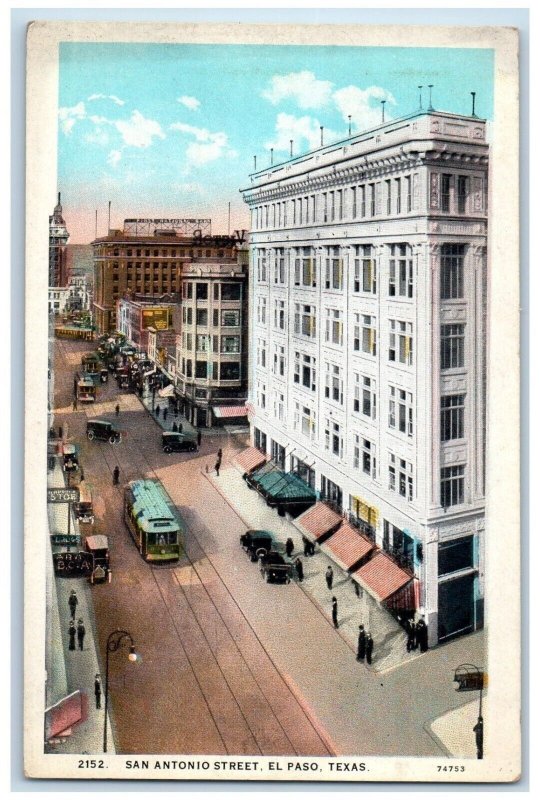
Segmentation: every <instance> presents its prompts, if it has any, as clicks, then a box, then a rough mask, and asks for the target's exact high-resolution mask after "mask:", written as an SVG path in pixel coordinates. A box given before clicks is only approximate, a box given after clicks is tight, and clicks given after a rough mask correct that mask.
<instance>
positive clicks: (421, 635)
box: [416, 616, 428, 653]
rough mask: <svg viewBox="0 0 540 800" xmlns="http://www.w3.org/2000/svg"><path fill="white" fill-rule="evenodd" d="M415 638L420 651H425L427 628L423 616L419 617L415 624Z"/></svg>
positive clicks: (426, 647)
mask: <svg viewBox="0 0 540 800" xmlns="http://www.w3.org/2000/svg"><path fill="white" fill-rule="evenodd" d="M416 638H417V642H418V647H419V648H420V652H421V653H425V652H426V650H427V649H428V628H427V625H426V620H425V619H424V617H423V616H422V617H420V619H419V620H418V623H417V625H416Z"/></svg>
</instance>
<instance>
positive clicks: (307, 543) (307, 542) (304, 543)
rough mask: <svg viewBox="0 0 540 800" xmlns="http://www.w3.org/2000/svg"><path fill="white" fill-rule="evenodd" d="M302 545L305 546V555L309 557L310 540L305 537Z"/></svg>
mask: <svg viewBox="0 0 540 800" xmlns="http://www.w3.org/2000/svg"><path fill="white" fill-rule="evenodd" d="M302 543H303V545H304V555H305V556H309V544H310V543H309V539H307V538H306V537H305V536H302Z"/></svg>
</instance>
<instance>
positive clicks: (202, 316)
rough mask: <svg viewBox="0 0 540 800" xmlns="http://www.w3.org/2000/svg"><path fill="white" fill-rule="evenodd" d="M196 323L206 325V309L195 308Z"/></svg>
mask: <svg viewBox="0 0 540 800" xmlns="http://www.w3.org/2000/svg"><path fill="white" fill-rule="evenodd" d="M197 325H208V309H206V308H198V309H197Z"/></svg>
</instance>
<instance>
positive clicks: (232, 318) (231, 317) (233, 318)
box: [221, 298, 261, 328]
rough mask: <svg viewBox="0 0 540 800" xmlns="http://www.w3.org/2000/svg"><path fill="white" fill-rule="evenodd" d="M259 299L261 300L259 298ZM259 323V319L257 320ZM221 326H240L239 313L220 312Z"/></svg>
mask: <svg viewBox="0 0 540 800" xmlns="http://www.w3.org/2000/svg"><path fill="white" fill-rule="evenodd" d="M259 299H261V298H259ZM257 321H258V322H261V320H260V319H258V320H257ZM221 325H222V326H223V327H224V328H237V327H238V326H239V325H240V312H239V311H222V312H221Z"/></svg>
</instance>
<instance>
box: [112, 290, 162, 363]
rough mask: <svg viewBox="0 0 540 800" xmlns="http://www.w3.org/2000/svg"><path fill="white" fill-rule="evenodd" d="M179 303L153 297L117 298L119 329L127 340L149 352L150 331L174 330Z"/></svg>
mask: <svg viewBox="0 0 540 800" xmlns="http://www.w3.org/2000/svg"><path fill="white" fill-rule="evenodd" d="M176 305H177V304H173V303H166V302H158V301H157V300H155V299H153V298H151V297H141V298H139V297H136V298H134V299H129V298H123V299H121V300H117V312H116V321H117V327H118V331H119V332H120V333H123V334H124V336H125V337H126V339H127V341H128V342H129V343H130V344H132V345H135V347H137V348H139V349H140V350H144V351H145V352H148V338H149V331H150V329H152V330H157V331H166V330H172V327H173V310H174V309H175V307H176Z"/></svg>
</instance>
